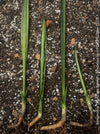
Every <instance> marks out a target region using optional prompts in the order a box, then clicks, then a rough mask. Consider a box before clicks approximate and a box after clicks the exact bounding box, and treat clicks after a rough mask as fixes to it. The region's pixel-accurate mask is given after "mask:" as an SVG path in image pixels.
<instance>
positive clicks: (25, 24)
mask: <svg viewBox="0 0 100 134" xmlns="http://www.w3.org/2000/svg"><path fill="white" fill-rule="evenodd" d="M28 30H29V0H24V3H23V9H22V18H21V49H22V60H23V91H22V92H21V97H22V109H21V113H20V115H19V120H18V123H17V124H15V125H8V126H7V127H8V128H16V127H18V126H19V125H20V124H21V122H22V120H23V117H24V114H25V111H26V99H27V89H26V61H27V51H28Z"/></svg>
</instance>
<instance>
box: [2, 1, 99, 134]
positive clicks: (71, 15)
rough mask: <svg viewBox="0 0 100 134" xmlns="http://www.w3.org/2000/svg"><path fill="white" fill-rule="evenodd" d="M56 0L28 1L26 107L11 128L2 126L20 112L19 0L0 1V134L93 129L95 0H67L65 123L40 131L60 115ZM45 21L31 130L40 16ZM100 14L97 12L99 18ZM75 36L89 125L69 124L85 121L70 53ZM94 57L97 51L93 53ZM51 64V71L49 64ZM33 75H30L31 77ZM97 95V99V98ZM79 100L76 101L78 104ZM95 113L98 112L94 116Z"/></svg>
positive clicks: (81, 133) (94, 133)
mask: <svg viewBox="0 0 100 134" xmlns="http://www.w3.org/2000/svg"><path fill="white" fill-rule="evenodd" d="M60 5H61V3H60V0H42V1H41V2H40V0H30V34H29V51H28V61H27V89H28V98H27V111H26V114H25V117H24V120H23V123H22V125H21V126H20V127H19V128H18V129H17V130H15V129H14V130H7V128H6V127H7V125H8V124H12V123H16V121H17V120H16V118H18V114H19V113H20V108H21V95H20V91H21V89H22V58H21V45H20V23H21V10H22V0H0V134H98V133H100V131H99V130H100V124H98V122H97V120H100V118H99V119H97V104H98V102H97V101H98V100H97V95H98V94H97V83H96V79H97V72H96V68H97V57H96V55H97V49H96V43H95V41H96V30H97V26H96V18H97V17H99V16H98V15H100V10H99V9H100V3H99V1H98V0H81V1H79V0H67V9H66V86H67V90H68V94H67V100H66V104H67V116H66V119H67V121H66V124H65V125H64V126H63V127H62V128H59V129H57V130H51V131H46V132H45V131H40V127H41V126H44V125H51V124H55V123H56V122H58V121H59V120H60V119H61V54H60V51H61V44H60ZM43 16H45V18H46V20H51V21H52V23H51V24H50V25H49V27H48V29H47V35H48V39H47V62H46V65H47V73H46V85H45V93H44V103H43V116H42V119H41V120H40V121H39V122H38V123H36V124H35V125H34V126H33V127H32V128H31V129H28V126H27V125H28V123H29V122H30V121H32V119H33V118H34V117H36V116H37V111H38V102H39V74H40V69H39V60H37V59H36V55H37V54H40V45H41V28H42V19H43ZM99 19H100V17H99ZM73 38H75V44H76V45H78V58H79V62H80V67H81V70H82V74H83V78H84V81H85V84H86V87H87V91H88V94H89V96H90V98H91V103H92V107H93V113H94V123H93V126H92V127H90V128H79V127H72V126H71V125H70V121H76V122H80V123H86V122H89V110H88V107H87V105H86V101H85V97H84V93H83V91H82V87H81V83H80V80H79V76H78V72H77V69H76V63H75V57H74V45H73V44H72V45H71V44H70V43H71V40H72V39H73ZM99 56H100V53H99ZM55 65H57V68H56V70H54V72H52V67H54V66H55ZM35 76H36V77H35ZM99 100H100V99H99ZM81 103H82V104H81ZM99 117H100V116H99Z"/></svg>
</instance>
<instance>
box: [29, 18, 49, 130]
mask: <svg viewBox="0 0 100 134" xmlns="http://www.w3.org/2000/svg"><path fill="white" fill-rule="evenodd" d="M46 44H47V38H46V22H45V18H43V23H42V43H41V59H40V101H39V109H38V115H37V117H36V118H35V119H34V120H33V121H32V122H31V123H30V124H29V128H30V127H32V126H33V125H34V124H35V123H36V122H37V121H39V120H40V119H41V117H42V103H43V94H44V85H45V71H46Z"/></svg>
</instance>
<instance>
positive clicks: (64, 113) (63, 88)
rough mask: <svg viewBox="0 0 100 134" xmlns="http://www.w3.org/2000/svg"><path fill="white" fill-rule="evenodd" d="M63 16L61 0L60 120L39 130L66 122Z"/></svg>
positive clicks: (52, 127) (62, 1)
mask: <svg viewBox="0 0 100 134" xmlns="http://www.w3.org/2000/svg"><path fill="white" fill-rule="evenodd" d="M65 16H66V0H61V77H62V101H61V103H62V118H61V120H60V121H59V122H58V123H56V124H54V125H50V126H43V127H41V130H49V129H56V128H59V127H62V126H63V125H64V123H65V122H66V95H67V88H65Z"/></svg>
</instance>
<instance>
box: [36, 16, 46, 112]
mask: <svg viewBox="0 0 100 134" xmlns="http://www.w3.org/2000/svg"><path fill="white" fill-rule="evenodd" d="M46 44H47V39H46V23H45V18H43V26H42V44H41V60H40V102H39V110H38V114H42V103H43V94H44V84H45V71H46Z"/></svg>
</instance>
